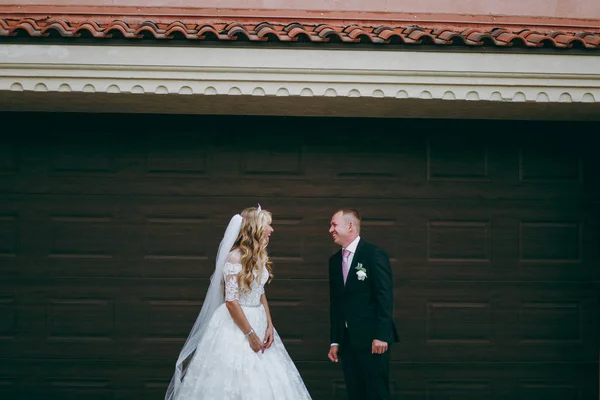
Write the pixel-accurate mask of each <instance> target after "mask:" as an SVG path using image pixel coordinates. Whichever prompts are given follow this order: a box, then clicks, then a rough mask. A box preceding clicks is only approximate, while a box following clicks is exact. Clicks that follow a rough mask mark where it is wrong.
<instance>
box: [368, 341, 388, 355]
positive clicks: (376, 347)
mask: <svg viewBox="0 0 600 400" xmlns="http://www.w3.org/2000/svg"><path fill="white" fill-rule="evenodd" d="M387 349H388V344H387V342H382V341H381V340H377V339H375V340H373V344H372V345H371V354H383V353H385V352H386V351H387Z"/></svg>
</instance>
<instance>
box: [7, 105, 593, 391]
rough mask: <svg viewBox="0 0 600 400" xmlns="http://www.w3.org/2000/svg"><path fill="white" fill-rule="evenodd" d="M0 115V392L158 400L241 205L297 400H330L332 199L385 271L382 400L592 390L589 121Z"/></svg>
mask: <svg viewBox="0 0 600 400" xmlns="http://www.w3.org/2000/svg"><path fill="white" fill-rule="evenodd" d="M1 117H2V126H3V128H5V129H4V132H3V138H2V142H1V146H0V193H1V197H0V266H1V268H0V274H1V280H0V321H2V323H1V324H0V354H1V358H2V362H0V364H1V366H0V398H2V399H13V398H14V399H27V400H30V399H34V398H42V397H43V398H56V399H59V398H60V399H82V398H85V399H86V400H91V399H128V400H130V399H160V398H162V396H163V395H164V391H165V389H166V386H167V384H168V381H169V380H170V378H171V374H172V372H173V366H174V362H175V360H176V357H177V354H178V352H179V350H180V348H181V346H182V343H183V341H184V339H185V337H186V336H187V334H188V332H189V329H190V328H191V325H192V323H193V321H194V319H195V317H196V315H197V313H198V311H199V309H200V307H201V305H202V298H203V296H204V294H205V291H206V289H207V282H208V277H209V276H210V274H211V272H212V270H213V263H214V257H215V251H216V248H217V246H218V243H219V240H220V239H221V235H222V233H223V230H224V228H225V226H226V223H227V222H228V220H229V218H230V216H231V215H232V214H233V213H235V212H238V211H240V210H241V209H243V208H245V207H248V206H254V205H255V204H256V203H258V202H260V203H261V204H262V205H263V206H264V207H265V208H267V209H269V210H271V211H272V212H273V214H274V217H275V222H274V224H273V225H274V228H275V233H274V235H273V237H272V242H271V246H270V252H271V255H272V258H273V261H274V271H275V275H276V279H275V280H274V282H273V283H272V284H271V285H270V286H269V287H268V288H267V294H268V297H269V299H270V303H271V308H272V314H273V318H274V322H275V325H276V327H277V328H278V330H279V331H280V334H281V336H282V337H283V340H284V341H285V344H286V346H287V348H288V351H289V352H290V354H291V356H292V358H293V359H294V360H295V361H296V362H297V365H298V367H299V369H300V371H301V373H302V375H303V377H304V379H305V381H306V383H307V386H308V387H309V390H310V391H311V393H312V394H313V397H314V398H315V399H323V400H325V399H342V398H344V390H345V389H344V385H343V380H342V377H341V373H340V371H339V370H338V368H337V366H335V365H332V364H330V363H329V362H328V361H327V359H326V352H327V349H328V331H329V330H328V306H327V301H328V285H327V258H328V257H329V255H330V254H331V253H332V252H333V251H334V250H335V247H334V246H333V244H332V241H331V238H330V237H329V236H328V234H327V230H328V222H329V219H330V216H331V214H332V212H333V211H335V210H336V209H337V208H338V207H341V206H352V207H358V208H359V209H360V210H361V211H362V213H363V215H364V223H363V232H362V236H363V237H364V238H365V239H368V240H370V241H372V242H375V243H377V244H379V245H381V246H382V247H383V248H384V249H385V250H387V252H388V253H389V255H390V257H391V259H392V266H393V273H394V285H395V319H396V323H397V325H398V329H399V334H400V343H398V344H397V345H395V346H394V347H393V349H392V352H393V353H392V359H393V361H392V390H393V393H394V396H395V397H394V398H396V399H410V400H423V399H430V400H434V399H435V400H441V399H445V400H447V399H460V400H469V399H473V400H486V399H490V400H491V399H544V400H549V399H557V400H575V399H578V400H584V399H590V400H591V399H597V398H598V375H599V371H598V354H599V346H598V345H599V331H598V326H599V319H598V293H599V292H600V290H599V289H600V284H599V282H600V268H598V261H599V256H598V239H599V238H598V213H597V210H598V208H599V207H598V205H599V189H598V187H599V185H598V184H599V180H598V175H597V171H598V170H600V169H598V161H597V151H596V149H594V148H593V146H591V142H589V141H588V139H585V138H584V136H583V134H585V133H588V132H589V131H593V130H594V129H595V128H594V127H593V126H591V125H585V124H574V123H570V124H550V123H541V122H518V121H513V122H497V121H479V122H478V121H433V120H363V119H361V120H358V119H300V118H298V119H293V118H250V117H210V118H209V117H191V116H170V117H157V116H150V115H145V116H144V115H137V116H136V115H120V116H118V115H106V116H100V115H68V114H54V115H44V114H3V115H1ZM6 128H9V129H6ZM594 171H596V172H594Z"/></svg>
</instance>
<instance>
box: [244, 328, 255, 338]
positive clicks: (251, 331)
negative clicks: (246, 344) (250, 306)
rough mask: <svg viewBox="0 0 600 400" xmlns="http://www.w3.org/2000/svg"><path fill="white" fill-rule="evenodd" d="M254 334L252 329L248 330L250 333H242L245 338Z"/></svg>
mask: <svg viewBox="0 0 600 400" xmlns="http://www.w3.org/2000/svg"><path fill="white" fill-rule="evenodd" d="M253 333H254V329H252V328H250V331H249V332H248V333H244V335H246V337H248V336H250V335H252V334H253Z"/></svg>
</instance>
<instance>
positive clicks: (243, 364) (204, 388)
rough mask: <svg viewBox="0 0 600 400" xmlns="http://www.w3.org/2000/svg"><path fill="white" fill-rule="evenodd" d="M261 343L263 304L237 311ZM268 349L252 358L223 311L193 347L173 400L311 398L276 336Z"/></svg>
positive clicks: (222, 309) (264, 323) (264, 326)
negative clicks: (242, 314)
mask: <svg viewBox="0 0 600 400" xmlns="http://www.w3.org/2000/svg"><path fill="white" fill-rule="evenodd" d="M242 309H243V310H244V314H245V315H246V318H247V319H248V321H249V322H250V325H251V326H252V328H253V329H254V331H255V332H256V334H257V335H258V337H259V338H260V339H261V341H262V340H264V333H265V330H266V329H267V313H266V312H265V309H264V307H263V306H262V305H260V306H258V307H242ZM274 339H275V340H274V342H273V345H272V346H271V347H270V348H269V349H267V350H265V352H264V353H261V352H258V353H255V352H254V351H253V350H252V348H251V347H250V345H249V343H248V339H246V337H245V336H244V334H243V333H242V331H241V330H240V328H238V326H237V325H236V324H235V323H234V322H233V319H232V318H231V315H230V314H229V311H228V310H227V307H226V306H225V305H224V304H223V305H221V306H220V307H219V308H218V309H217V310H216V311H215V313H214V315H213V316H212V318H211V320H210V322H209V325H208V328H207V330H206V333H205V335H204V337H203V338H202V340H201V341H200V343H199V344H198V347H197V350H196V353H195V355H194V358H193V359H192V361H191V363H190V365H189V367H188V369H187V372H186V375H185V377H184V379H183V382H182V385H181V388H180V390H179V394H178V396H177V400H306V399H310V395H309V394H308V391H307V390H306V386H305V385H304V382H303V381H302V378H301V377H300V374H299V373H298V370H297V369H296V366H295V365H294V363H293V361H292V360H291V358H290V356H289V355H288V353H287V351H286V350H285V347H284V346H283V343H282V342H281V338H280V337H279V335H278V334H277V332H276V331H275V333H274Z"/></svg>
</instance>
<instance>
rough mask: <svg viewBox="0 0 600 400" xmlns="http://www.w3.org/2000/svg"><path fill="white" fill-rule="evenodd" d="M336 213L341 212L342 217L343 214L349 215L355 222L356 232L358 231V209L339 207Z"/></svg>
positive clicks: (359, 219)
mask: <svg viewBox="0 0 600 400" xmlns="http://www.w3.org/2000/svg"><path fill="white" fill-rule="evenodd" d="M337 213H342V217H345V216H351V217H352V219H354V220H355V221H356V222H355V224H354V225H355V227H356V233H360V221H361V218H360V213H359V212H358V210H357V209H356V208H340V209H339V210H337V212H336V214H337Z"/></svg>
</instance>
